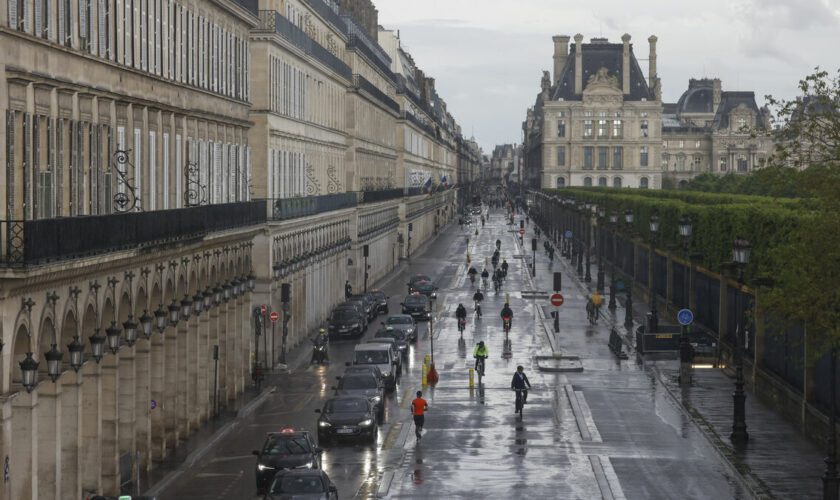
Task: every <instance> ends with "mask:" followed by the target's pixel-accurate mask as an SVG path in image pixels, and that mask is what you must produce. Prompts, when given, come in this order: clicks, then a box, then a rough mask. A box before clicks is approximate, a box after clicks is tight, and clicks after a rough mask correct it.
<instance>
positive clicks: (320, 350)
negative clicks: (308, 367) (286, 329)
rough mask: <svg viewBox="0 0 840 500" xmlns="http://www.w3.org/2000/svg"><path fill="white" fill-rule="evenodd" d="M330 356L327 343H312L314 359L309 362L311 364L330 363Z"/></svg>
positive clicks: (315, 341) (314, 341)
mask: <svg viewBox="0 0 840 500" xmlns="http://www.w3.org/2000/svg"><path fill="white" fill-rule="evenodd" d="M329 361H330V356H329V352H328V349H327V343H326V342H318V341H317V340H313V341H312V359H311V360H310V361H309V364H312V363H318V364H319V365H320V364H323V363H329Z"/></svg>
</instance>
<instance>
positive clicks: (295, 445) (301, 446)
mask: <svg viewBox="0 0 840 500" xmlns="http://www.w3.org/2000/svg"><path fill="white" fill-rule="evenodd" d="M262 452H263V455H300V454H303V453H311V452H312V449H311V448H310V447H309V441H308V440H307V439H306V438H305V437H303V436H269V438H268V440H266V442H265V446H263V451H262Z"/></svg>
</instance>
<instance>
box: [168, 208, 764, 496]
mask: <svg viewBox="0 0 840 500" xmlns="http://www.w3.org/2000/svg"><path fill="white" fill-rule="evenodd" d="M517 221H518V219H517ZM505 222H506V221H505V215H504V213H503V212H502V211H498V210H496V211H492V212H491V213H490V215H489V220H488V223H487V225H486V226H485V227H481V225H480V224H478V232H479V234H478V235H475V234H474V232H475V229H476V225H475V224H474V225H473V226H471V227H469V228H460V227H458V226H457V225H455V224H451V225H450V226H447V227H445V228H443V230H442V234H441V236H439V237H438V238H437V239H436V240H434V241H433V242H431V243H430V244H427V245H426V246H425V247H423V248H422V249H420V251H419V252H417V253H416V254H414V255H413V256H412V259H411V261H410V262H409V263H408V265H407V266H405V267H404V268H403V269H402V270H401V272H400V273H398V274H395V275H393V276H390V277H388V278H386V280H385V281H384V282H383V283H381V284H378V286H380V288H382V289H383V290H385V291H386V293H387V294H388V295H389V296H390V308H391V311H392V312H399V302H401V301H402V298H403V296H404V294H405V291H406V286H405V283H406V282H407V281H408V277H409V276H410V275H411V274H413V273H416V272H422V273H424V274H429V275H430V276H432V278H433V279H434V280H435V282H436V284H437V285H438V286H439V287H440V290H439V292H438V300H437V302H436V310H435V315H434V316H435V321H434V323H433V324H434V339H432V338H431V337H430V336H429V333H428V324H427V323H421V324H420V339H419V341H418V342H417V344H416V346H413V347H412V348H411V352H410V356H409V361H408V363H407V364H406V365H405V366H404V371H403V376H402V380H401V381H400V384H399V386H398V387H397V390H396V391H395V392H394V393H393V395H391V396H389V397H388V398H387V407H386V417H385V422H384V424H383V425H382V426H380V430H379V437H378V439H377V442H376V445H362V444H352V443H348V444H338V445H333V446H329V447H326V451H325V453H324V455H323V467H324V469H325V470H326V471H327V473H328V474H329V475H330V477H331V478H332V480H333V481H334V482H335V484H336V485H337V486H338V490H339V493H340V497H341V498H351V497H353V498H373V497H387V498H403V497H405V498H485V497H488V496H492V497H498V498H561V499H565V498H570V499H571V498H580V499H590V498H592V499H594V498H607V499H621V498H631V499H632V498H640V499H641V498H644V499H648V498H650V499H655V498H662V499H666V498H667V499H672V498H747V497H749V496H751V495H750V488H749V486H748V484H747V483H746V482H745V481H744V480H743V479H742V478H741V476H740V475H738V474H736V473H735V471H734V469H733V468H732V467H731V466H730V465H729V464H728V462H726V461H725V460H724V459H723V457H722V455H721V454H720V453H719V452H718V451H717V450H716V448H715V447H714V446H713V445H712V443H711V442H710V440H709V439H707V438H706V437H705V436H704V435H703V433H702V432H701V429H700V428H699V427H698V425H697V424H696V423H695V421H694V420H692V419H691V418H690V416H689V414H688V413H687V412H686V411H685V410H684V409H683V407H681V406H680V405H679V404H678V403H677V401H676V400H675V399H674V398H673V397H672V395H671V393H670V392H669V387H667V386H666V385H663V382H662V379H663V377H662V376H661V374H658V373H657V371H656V370H654V369H651V367H649V366H645V364H644V363H637V362H636V360H635V359H633V356H631V359H630V360H617V359H616V358H615V357H614V356H613V354H612V353H611V352H610V351H609V349H608V347H607V340H608V337H609V331H610V328H611V326H612V323H613V322H615V317H617V318H623V313H624V311H623V309H622V308H621V307H619V308H618V309H617V310H616V311H615V313H614V317H613V316H612V314H611V313H608V312H607V310H606V308H604V311H603V312H605V313H607V314H605V315H604V317H602V318H601V320H600V321H599V322H598V324H597V325H594V326H591V325H589V323H588V322H587V320H586V314H585V307H584V306H585V301H586V296H587V294H588V290H587V286H589V287H592V286H594V282H593V283H582V282H581V281H580V280H578V279H577V278H576V277H575V275H574V273H573V272H572V269H571V268H570V267H569V266H568V264H567V263H566V262H565V261H562V262H561V261H560V259H559V252H558V253H556V256H557V257H558V259H556V260H555V262H554V263H553V265H550V263H549V262H548V259H547V257H546V256H545V254H544V252H543V251H542V241H540V243H539V245H538V248H539V250H538V252H537V255H536V256H537V265H536V268H537V271H536V277H533V278H532V277H531V276H530V274H529V272H528V269H527V264H526V260H530V259H531V257H532V252H531V250H530V239H531V238H532V237H533V233H532V231H533V226H530V227H528V228H527V234H526V235H525V237H524V241H525V243H526V245H527V247H528V249H527V251H523V249H522V248H521V246H520V245H519V243H518V240H519V237H518V234H517V233H516V232H515V229H518V225H517V226H516V228H514V227H512V226H508V225H507V224H506V223H505ZM468 237H469V238H468ZM496 239H500V240H501V241H502V245H501V254H502V257H503V258H505V259H507V261H508V263H509V264H510V270H509V271H508V279H507V280H506V282H505V284H504V286H503V290H502V291H501V292H500V293H499V294H495V293H494V292H493V290H492V287H491V288H490V290H489V291H487V292H485V296H486V298H485V301H484V304H483V310H484V316H483V318H481V319H478V318H476V317H475V315H472V314H471V315H470V316H469V321H468V324H467V328H466V331H465V332H464V338H465V346H463V347H462V346H460V345H459V342H458V338H459V335H458V331H457V326H456V320H455V317H454V312H455V308H456V307H457V305H458V303H463V304H464V305H465V306H467V308H468V310H469V311H470V312H472V311H473V307H472V299H471V298H472V295H473V293H474V291H475V286H478V282H477V283H476V285H473V284H471V283H470V281H469V279H468V277H467V274H466V270H467V266H466V255H467V252H468V251H469V253H470V255H471V256H472V259H473V263H474V265H475V266H476V268H477V269H478V270H479V272H480V271H481V269H482V267H483V265H482V264H483V263H484V261H485V259H487V262H488V265H489V257H490V255H492V251H493V248H494V242H495V241H496ZM468 240H469V241H468ZM491 270H492V269H491ZM555 270H558V271H560V272H562V273H563V284H564V289H563V294H564V297H565V303H564V304H563V306H562V307H561V308H559V313H560V333H559V335H558V336H557V338H551V337H553V333H551V330H550V328H549V329H548V330H546V329H545V328H544V325H546V324H548V325H549V326H550V317H549V314H548V313H549V312H550V311H551V310H553V309H554V308H553V307H551V306H550V305H549V304H548V300H547V296H546V295H545V292H547V291H548V290H549V289H550V288H551V286H552V276H551V272H552V271H555ZM593 274H594V273H593ZM478 281H480V280H478ZM535 290H536V291H539V292H542V294H541V295H537V296H535V295H534V294H533V293H529V292H533V291H535ZM535 297H536V298H535ZM506 299H509V300H510V304H511V307H512V309H513V311H514V319H513V323H512V331H511V333H510V338H511V342H512V353H511V355H510V356H503V340H504V333H503V331H502V328H501V318H500V317H499V311H500V310H501V307H502V305H503V303H504V301H505V300H506ZM383 319H384V318H383ZM378 321H379V320H377V321H376V322H374V323H373V325H371V327H370V328H369V331H368V332H367V333H366V334H365V335H366V337H369V336H372V335H373V332H374V331H375V329H376V327H377V326H378ZM432 340H434V361H435V364H436V368H437V370H438V372H439V373H440V382H439V383H438V384H437V386H436V387H427V388H422V386H421V383H420V382H421V365H422V362H423V359H424V357H425V356H426V355H428V354H431V347H432V345H431V344H432ZM478 340H484V341H485V342H486V343H487V345H488V347H489V349H490V358H489V359H488V360H487V369H486V372H487V373H486V377H485V378H484V380H483V384H481V385H478V383H477V381H476V384H475V386H474V387H473V388H470V384H469V371H468V368H469V367H471V366H472V364H473V359H472V349H473V346H474V345H475V343H476V342H477V341H478ZM355 343H356V342H352V341H347V342H332V343H331V346H330V349H331V351H330V355H331V358H332V363H331V364H330V365H329V366H326V367H318V366H309V365H308V357H309V354H310V353H309V350H308V349H306V348H302V349H298V350H297V351H295V352H294V353H293V354H294V355H293V356H292V361H291V363H290V367H291V370H290V373H288V374H286V375H282V376H280V377H276V378H275V379H274V380H273V381H272V384H271V385H272V386H273V389H274V390H273V392H272V393H270V394H267V395H266V396H264V398H263V400H264V402H263V403H261V406H259V407H257V408H256V409H255V411H253V412H251V413H250V414H248V415H245V416H242V417H241V418H238V419H236V420H235V421H234V422H233V424H235V425H233V426H232V427H231V428H230V429H229V431H228V432H227V433H226V434H224V435H223V436H222V437H220V438H219V437H218V436H217V439H216V440H215V441H214V442H213V443H212V446H209V447H208V448H207V451H206V453H202V456H201V458H200V459H199V460H196V461H195V464H194V465H192V466H190V467H185V466H181V467H180V468H178V469H177V472H176V473H175V474H171V475H170V476H169V477H168V478H167V480H166V487H165V488H160V490H162V491H160V492H159V498H160V499H161V500H169V499H180V500H187V499H228V498H230V499H240V498H242V499H248V498H254V497H255V495H256V488H255V484H254V467H255V457H253V455H251V450H254V449H257V448H259V447H260V445H261V444H262V441H263V438H264V434H265V432H268V431H272V430H278V429H280V428H282V427H286V426H294V427H300V428H304V429H308V430H310V431H311V432H313V434H314V433H315V431H316V427H315V424H316V417H317V415H316V414H315V413H314V410H315V409H316V408H320V407H321V406H322V404H323V402H324V401H325V400H326V399H327V398H329V397H330V395H331V394H332V391H331V389H330V387H331V386H333V385H334V384H335V382H336V381H335V377H336V376H339V375H341V373H342V372H343V370H344V362H345V361H347V360H349V359H350V356H351V353H352V349H353V346H354V345H355ZM552 347H556V348H557V349H558V351H562V353H564V354H568V355H577V356H580V358H581V362H582V365H583V371H582V372H568V373H553V372H541V371H539V369H538V367H537V364H536V361H535V360H534V356H536V355H545V354H551V352H552ZM519 364H521V365H523V366H524V367H525V372H526V373H527V375H528V377H529V379H530V381H531V384H532V386H533V390H532V391H531V392H530V394H529V396H528V404H527V405H526V406H525V409H524V412H523V413H524V414H523V417H522V420H521V421H520V420H519V418H518V416H517V415H515V414H514V393H513V392H512V391H511V390H510V380H511V377H512V375H513V372H514V371H515V368H516V366H517V365H519ZM664 378H665V379H666V380H665V382H666V383H667V377H664ZM421 389H422V390H423V391H424V397H425V398H426V399H427V400H428V401H429V406H430V408H429V411H428V412H427V414H426V426H425V430H424V433H423V437H422V439H421V440H420V442H419V443H418V442H417V441H416V439H415V437H414V426H413V422H412V419H411V415H410V411H409V409H408V405H409V402H410V400H411V399H412V397H413V395H414V392H415V391H417V390H421ZM208 439H210V438H209V437H208Z"/></svg>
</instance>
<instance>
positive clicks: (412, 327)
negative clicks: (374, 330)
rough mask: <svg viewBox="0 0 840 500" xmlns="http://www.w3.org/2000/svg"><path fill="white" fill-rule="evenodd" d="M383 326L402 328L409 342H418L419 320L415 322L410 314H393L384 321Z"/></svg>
mask: <svg viewBox="0 0 840 500" xmlns="http://www.w3.org/2000/svg"><path fill="white" fill-rule="evenodd" d="M382 326H385V327H392V328H394V329H396V330H402V331H404V332H405V338H406V339H407V340H408V341H409V342H417V322H415V321H414V318H412V317H411V316H409V315H408V314H395V315H393V316H389V317H388V319H386V320H385V321H384V322H383V323H382Z"/></svg>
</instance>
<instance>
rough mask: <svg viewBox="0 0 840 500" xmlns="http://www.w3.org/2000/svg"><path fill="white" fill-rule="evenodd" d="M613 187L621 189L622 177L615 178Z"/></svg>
mask: <svg viewBox="0 0 840 500" xmlns="http://www.w3.org/2000/svg"><path fill="white" fill-rule="evenodd" d="M613 187H614V188H620V187H621V177H613Z"/></svg>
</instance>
